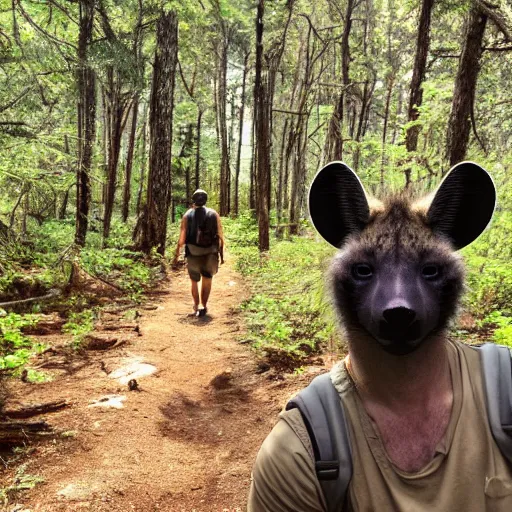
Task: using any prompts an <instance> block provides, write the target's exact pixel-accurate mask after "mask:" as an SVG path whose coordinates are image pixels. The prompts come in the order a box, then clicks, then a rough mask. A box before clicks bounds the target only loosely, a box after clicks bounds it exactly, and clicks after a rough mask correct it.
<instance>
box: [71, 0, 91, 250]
mask: <svg viewBox="0 0 512 512" xmlns="http://www.w3.org/2000/svg"><path fill="white" fill-rule="evenodd" d="M94 9H95V0H81V1H80V29H79V36H78V72H77V85H78V166H77V179H76V182H77V191H76V229H75V243H76V244H77V245H78V246H81V247H83V246H84V245H85V240H86V236H87V226H88V216H89V204H90V201H91V182H90V172H91V167H92V157H93V149H94V139H95V136H96V76H95V73H94V71H93V69H92V68H91V67H90V66H89V64H88V59H87V48H88V46H89V44H90V43H91V41H92V31H93V19H94Z"/></svg>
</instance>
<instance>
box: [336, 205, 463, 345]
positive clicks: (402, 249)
mask: <svg viewBox="0 0 512 512" xmlns="http://www.w3.org/2000/svg"><path fill="white" fill-rule="evenodd" d="M330 275H331V281H332V290H333V292H334V300H335V305H336V309H337V310H338V311H339V313H340V315H341V317H342V320H343V323H344V324H345V326H346V327H347V328H348V331H349V332H354V331H357V330H364V331H366V332H367V333H368V334H370V336H371V337H372V338H373V339H374V340H375V341H376V342H377V343H378V344H379V346H381V347H382V348H383V349H384V350H385V351H387V352H389V353H391V354H394V355H404V354H408V353H410V352H412V351H413V350H415V349H417V348H418V347H419V345H420V344H421V343H422V342H424V341H425V340H428V339H429V338H430V337H431V335H433V334H436V333H438V332H440V331H442V330H443V329H445V328H446V326H447V324H448V322H449V320H450V318H451V317H452V316H453V314H454V313H455V311H456V307H457V303H458V299H459V297H460V294H461V290H462V286H463V267H462V263H461V260H460V258H459V256H458V255H457V254H456V253H455V252H454V251H453V249H452V248H451V247H450V244H449V243H447V242H446V241H443V240H441V239H440V238H439V237H436V236H434V234H433V233H432V231H431V230H430V229H429V228H428V226H427V225H426V223H425V220H424V218H422V216H421V215H420V214H418V213H414V212H413V211H411V208H410V207H409V205H408V204H407V202H406V201H404V200H397V199H395V200H392V201H390V202H389V204H388V206H387V208H385V210H384V211H383V212H380V213H378V214H376V215H374V216H373V217H372V219H371V220H370V222H369V223H368V225H367V227H366V228H365V229H364V230H363V231H362V232H361V233H360V234H359V235H357V236H353V237H352V238H351V239H350V240H349V241H347V243H346V245H345V246H344V248H343V250H342V251H340V252H339V253H338V254H337V255H336V256H335V258H334V259H333V262H332V265H331V269H330Z"/></svg>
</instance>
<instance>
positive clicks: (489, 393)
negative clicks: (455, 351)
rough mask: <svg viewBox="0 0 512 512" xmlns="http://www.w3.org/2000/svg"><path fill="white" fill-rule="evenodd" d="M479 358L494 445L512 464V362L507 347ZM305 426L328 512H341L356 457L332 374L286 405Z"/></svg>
mask: <svg viewBox="0 0 512 512" xmlns="http://www.w3.org/2000/svg"><path fill="white" fill-rule="evenodd" d="M475 348H476V349H477V350H478V351H479V352H480V355H481V361H482V370H483V378H484V385H485V395H486V401H487V413H488V416H489V425H490V427H491V431H492V435H493V437H494V440H495V441H496V444H497V445H498V447H499V449H500V450H501V453H502V454H503V456H504V457H505V459H506V460H507V461H508V462H509V463H510V464H512V362H511V351H510V350H509V349H508V348H507V347H503V346H499V345H495V344H493V343H486V344H484V345H481V346H479V347H475ZM294 408H297V409H299V410H300V412H301V414H302V418H303V419H304V424H305V425H306V428H307V431H308V433H309V437H310V439H311V444H312V446H313V453H314V456H315V468H316V475H317V478H318V480H319V482H320V485H321V487H322V491H323V494H324V497H325V502H326V504H327V512H339V511H340V510H341V509H342V507H343V506H344V505H345V503H346V500H347V497H348V492H347V491H348V486H349V484H350V480H351V478H352V451H351V448H350V439H349V436H348V425H347V420H346V417H345V412H344V410H343V404H342V401H341V399H340V396H339V394H338V392H337V391H336V389H335V387H334V385H333V384H332V382H331V377H330V374H329V373H325V374H323V375H320V376H318V377H316V378H315V379H313V381H312V382H311V384H310V385H309V386H308V387H307V388H305V389H303V390H302V391H301V392H300V393H299V394H298V395H297V396H296V397H294V398H293V399H292V400H290V401H289V402H288V404H287V405H286V410H290V409H294Z"/></svg>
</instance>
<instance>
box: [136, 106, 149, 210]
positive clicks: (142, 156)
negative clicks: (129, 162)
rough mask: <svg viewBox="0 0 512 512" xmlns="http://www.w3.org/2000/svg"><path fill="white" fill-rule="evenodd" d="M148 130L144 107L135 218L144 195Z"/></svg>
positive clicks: (146, 111)
mask: <svg viewBox="0 0 512 512" xmlns="http://www.w3.org/2000/svg"><path fill="white" fill-rule="evenodd" d="M147 129H148V106H147V104H146V105H145V107H144V121H143V122H142V137H141V139H142V140H141V148H140V178H139V191H138V193H137V217H138V216H139V215H140V214H141V204H142V195H143V193H144V181H145V179H146V176H145V174H146V140H147Z"/></svg>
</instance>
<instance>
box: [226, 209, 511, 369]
mask: <svg viewBox="0 0 512 512" xmlns="http://www.w3.org/2000/svg"><path fill="white" fill-rule="evenodd" d="M225 231H226V238H227V242H228V244H229V250H230V253H231V254H232V255H233V256H235V259H236V268H237V270H239V271H240V272H241V273H242V274H243V275H244V277H245V278H247V280H248V283H249V286H250V290H251V297H250V298H249V299H248V300H247V301H245V302H244V303H243V304H242V311H243V312H244V314H245V317H246V322H247V327H248V336H249V339H250V341H251V342H252V344H253V346H254V348H255V349H256V350H258V351H259V352H261V353H262V354H263V355H265V356H266V358H267V359H268V360H269V361H270V362H275V363H276V364H277V365H280V364H281V365H288V367H290V368H292V367H300V365H301V364H303V363H304V362H305V361H307V360H308V359H309V358H311V356H312V355H314V354H317V353H318V352H319V351H320V350H321V348H322V347H323V346H325V345H327V344H329V343H331V342H332V340H334V339H335V335H334V334H335V322H334V320H333V317H332V313H331V311H330V307H329V306H328V305H327V302H326V300H325V294H324V277H323V269H325V267H326V265H327V262H328V260H329V258H330V257H331V256H332V254H333V253H332V249H331V248H330V247H329V246H328V245H327V244H325V243H324V242H322V241H316V240H315V239H313V238H312V237H311V236H312V235H311V234H310V235H309V236H306V237H304V236H296V237H292V238H291V239H288V240H277V239H276V238H275V237H272V238H271V247H270V251H269V253H268V254H265V255H262V256H260V254H259V252H258V249H257V244H258V232H257V225H256V221H255V220H254V219H253V218H252V217H251V216H250V215H249V214H246V215H242V216H241V217H240V218H239V219H237V220H231V219H227V220H226V221H225ZM306 232H308V231H307V230H306ZM511 232H512V214H511V213H510V212H508V211H502V212H497V215H496V217H495V219H494V221H493V224H492V228H491V229H488V230H487V231H486V232H485V233H483V234H482V236H481V237H480V238H478V240H477V241H475V242H474V243H473V244H471V245H470V246H469V247H467V248H466V249H464V250H463V251H462V256H463V258H464V261H465V263H466V267H467V275H466V284H467V286H466V293H465V294H464V298H463V311H464V312H465V313H466V314H468V315H469V317H470V318H472V327H471V329H470V331H465V330H461V328H458V329H456V331H455V333H456V335H457V336H458V337H460V338H461V339H464V338H467V339H468V341H471V342H478V343H483V342H486V341H493V342H495V343H500V344H504V345H508V346H510V347H511V348H512V265H511V264H510V262H511V261H512V245H511V244H510V243H508V238H509V237H510V233H511Z"/></svg>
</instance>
